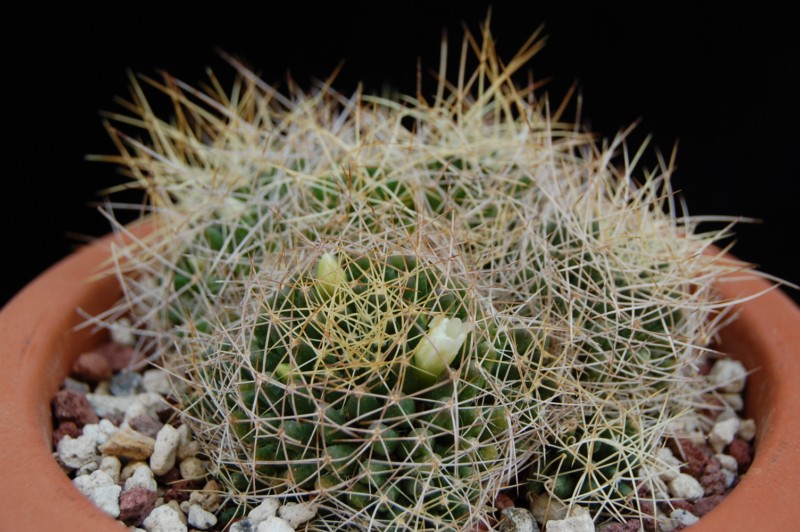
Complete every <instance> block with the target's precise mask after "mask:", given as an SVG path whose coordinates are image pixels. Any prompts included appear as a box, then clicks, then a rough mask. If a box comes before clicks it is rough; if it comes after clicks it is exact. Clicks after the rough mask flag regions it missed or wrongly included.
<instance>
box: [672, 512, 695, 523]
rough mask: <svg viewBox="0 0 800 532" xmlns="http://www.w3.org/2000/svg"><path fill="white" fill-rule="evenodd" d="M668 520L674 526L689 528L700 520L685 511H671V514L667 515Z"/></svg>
mask: <svg viewBox="0 0 800 532" xmlns="http://www.w3.org/2000/svg"><path fill="white" fill-rule="evenodd" d="M669 518H670V520H672V524H674V525H675V526H678V525H683V526H690V525H693V524H695V523H696V522H698V521H699V520H700V518H699V517H697V516H696V515H694V514H693V513H691V512H689V511H687V510H673V511H672V513H671V514H669Z"/></svg>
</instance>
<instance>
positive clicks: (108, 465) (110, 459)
mask: <svg viewBox="0 0 800 532" xmlns="http://www.w3.org/2000/svg"><path fill="white" fill-rule="evenodd" d="M121 469H122V463H121V462H120V461H119V458H117V457H116V456H104V457H103V459H102V460H100V469H99V470H100V471H103V472H104V473H105V474H106V475H108V476H109V477H111V480H113V481H114V484H116V483H118V482H119V473H120V470H121Z"/></svg>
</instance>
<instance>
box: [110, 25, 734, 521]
mask: <svg viewBox="0 0 800 532" xmlns="http://www.w3.org/2000/svg"><path fill="white" fill-rule="evenodd" d="M487 26H488V24H487ZM465 42H468V43H470V44H472V45H474V48H475V50H476V51H477V53H478V56H479V58H480V59H481V62H480V65H479V66H478V68H477V70H476V72H475V73H474V75H472V76H467V75H466V73H465V72H464V71H463V70H462V72H461V76H460V77H459V79H460V80H461V81H459V82H458V83H457V84H450V83H448V82H446V81H445V80H440V84H439V86H438V90H437V95H436V97H435V99H434V100H433V102H427V101H425V100H424V99H421V98H412V97H403V98H402V99H388V98H381V97H375V96H367V95H363V94H361V93H356V94H355V95H353V96H352V97H351V98H347V97H344V96H342V95H341V94H339V93H338V92H336V91H335V90H334V89H333V88H331V87H330V86H329V85H327V84H325V85H321V86H319V87H318V88H317V89H316V90H315V91H313V92H310V93H304V92H301V91H299V90H297V89H294V90H293V91H292V92H291V93H289V94H288V95H282V94H280V93H278V92H277V91H276V90H275V89H273V88H272V87H270V86H268V85H267V84H266V83H264V82H263V81H261V80H259V79H257V78H256V77H255V75H254V74H253V73H252V72H250V71H249V70H247V69H246V68H244V67H243V66H241V65H240V64H239V63H238V62H237V61H236V60H235V59H233V58H229V60H230V62H231V64H232V65H233V66H234V67H235V68H236V69H237V70H238V73H239V79H238V81H237V82H236V85H235V87H234V88H233V90H232V91H231V93H230V94H229V95H228V94H225V93H223V92H222V90H221V89H219V88H218V87H219V85H218V84H216V82H214V83H212V88H211V89H209V91H208V93H202V92H200V91H198V90H197V89H194V88H192V87H191V86H189V85H186V84H184V83H182V82H180V81H178V80H175V79H173V78H170V77H169V76H167V75H165V78H164V80H163V82H159V81H156V80H153V79H149V78H142V79H144V82H145V83H146V84H147V85H150V86H152V87H154V88H155V89H157V90H159V91H162V92H164V93H166V94H167V95H168V96H169V97H170V98H171V101H173V102H174V104H175V116H176V119H175V120H174V121H165V120H164V119H162V118H159V117H156V116H154V115H153V113H152V111H151V108H150V107H149V105H148V104H147V100H146V97H145V95H144V94H145V88H144V87H143V86H142V83H141V82H140V81H138V80H134V90H133V92H132V95H133V96H132V101H131V102H130V105H129V106H128V109H129V110H130V111H132V112H133V113H134V114H135V118H131V117H127V116H121V115H120V116H113V115H112V119H116V120H117V122H120V123H123V124H128V125H131V124H132V125H134V126H138V127H141V128H142V129H143V130H144V131H145V132H146V133H147V134H148V136H149V138H150V144H149V145H148V144H146V143H145V142H143V141H137V140H134V139H133V138H132V137H131V136H129V135H126V134H124V133H122V132H121V131H119V130H118V129H116V128H115V127H114V126H110V132H111V134H112V136H113V137H114V138H115V139H116V140H117V144H118V146H119V148H120V150H121V155H120V156H116V157H107V158H105V159H106V160H109V161H111V162H114V163H121V164H125V165H126V166H128V167H129V168H130V171H131V173H132V175H133V176H135V178H136V179H137V180H138V184H139V186H141V187H142V188H143V189H145V190H147V192H148V194H149V196H150V209H151V212H152V214H153V215H154V216H153V217H154V220H155V222H154V223H155V226H156V229H155V231H154V232H153V233H152V234H151V235H150V236H148V237H147V238H144V239H140V240H137V241H136V242H135V244H133V245H132V246H130V247H128V248H124V249H120V250H118V251H119V255H118V260H117V272H118V274H119V276H120V280H121V282H122V284H123V286H124V287H125V294H126V296H125V299H124V301H122V302H121V303H120V305H119V306H117V307H115V308H114V309H111V310H110V311H109V312H108V313H107V314H106V315H104V316H100V317H98V319H99V320H103V319H108V320H113V318H114V317H115V316H117V315H120V314H123V313H126V314H130V315H131V316H132V317H133V320H134V325H133V327H134V329H135V331H137V332H138V334H139V335H140V348H141V349H142V350H145V351H151V352H152V353H153V357H154V358H157V360H158V361H159V363H160V364H162V365H163V366H164V367H166V368H167V369H168V370H169V371H170V372H171V374H172V375H173V377H174V378H173V381H174V386H175V395H176V398H178V399H179V401H180V403H179V411H180V415H181V419H182V420H183V422H184V423H188V424H190V425H191V427H192V429H193V431H194V432H195V434H196V435H197V437H198V438H199V439H200V440H201V441H202V442H203V444H204V453H205V454H206V455H207V456H208V457H209V458H210V459H211V460H212V462H213V464H214V469H215V471H216V474H217V476H218V477H219V478H220V479H221V480H222V481H224V482H225V484H226V486H227V488H228V490H229V498H230V499H232V500H235V501H236V503H237V504H239V505H243V506H246V505H250V504H254V503H256V502H257V501H258V499H259V498H261V497H264V496H270V495H279V496H281V497H285V498H287V499H313V500H314V501H316V502H317V503H318V504H319V506H320V516H319V518H318V519H316V520H315V521H314V522H312V523H311V525H310V526H311V528H312V529H315V530H338V529H341V527H342V526H344V525H343V523H350V524H353V525H356V526H359V527H363V528H367V527H374V528H376V529H391V530H395V529H463V528H469V527H474V526H478V525H487V526H491V525H492V523H493V522H494V519H495V515H494V509H493V508H492V504H493V501H494V497H495V496H496V495H497V493H498V492H499V491H500V490H501V489H505V488H510V489H515V488H518V487H520V486H523V485H526V484H527V485H528V486H529V488H530V494H531V496H532V497H534V498H543V499H547V500H558V501H560V502H564V503H566V504H572V505H576V504H580V505H585V506H588V507H590V508H592V509H593V510H594V511H595V512H596V513H597V517H596V520H597V521H598V522H603V521H613V520H621V519H624V518H626V517H628V516H636V515H639V514H640V511H639V507H640V505H639V504H638V503H637V498H638V497H639V496H640V495H639V493H641V492H642V489H641V488H642V486H643V485H644V486H646V485H647V484H648V483H650V482H653V478H651V477H650V476H648V475H649V474H650V473H647V472H648V471H650V472H652V471H658V469H659V467H661V465H662V464H659V462H658V460H657V458H656V456H657V450H658V449H659V447H660V446H661V445H663V443H664V442H663V440H664V435H665V431H666V429H667V426H668V425H669V423H670V422H672V421H674V420H676V419H679V418H680V417H681V416H682V415H683V414H684V413H685V412H686V411H688V410H689V409H691V408H693V407H694V405H696V404H698V403H699V402H700V401H702V394H703V393H704V391H705V390H703V389H702V388H701V387H700V385H699V380H698V376H697V365H698V363H699V361H700V359H701V358H702V357H703V356H705V354H706V352H707V350H708V348H707V344H708V341H709V339H710V338H711V337H712V336H713V333H714V330H715V327H716V325H717V324H718V323H719V321H720V320H721V317H722V316H724V314H725V313H724V310H725V308H726V306H727V304H728V303H727V302H718V301H716V300H715V298H714V295H713V290H712V282H713V281H714V280H715V279H716V278H717V277H718V276H719V275H720V274H721V273H723V272H726V271H729V270H731V269H734V268H735V267H736V266H732V265H729V264H726V263H724V262H722V261H720V260H719V259H718V258H715V257H707V256H706V255H704V251H705V250H707V249H708V247H709V245H710V244H712V243H713V242H715V241H717V240H719V239H720V238H722V237H724V236H725V235H726V232H725V231H716V232H710V233H698V232H697V231H696V223H695V221H694V220H693V219H692V218H691V217H688V216H680V215H679V213H678V212H676V209H675V205H674V198H673V195H672V192H671V190H670V187H669V177H670V166H669V165H668V164H666V163H665V164H663V165H662V167H661V168H660V169H659V170H658V171H651V172H646V173H645V175H644V177H643V178H642V179H641V182H640V183H639V182H637V181H636V180H635V179H634V177H633V175H632V172H633V169H634V167H635V163H629V161H628V157H627V148H626V147H625V145H624V142H623V138H622V137H620V138H617V139H615V140H614V141H613V142H611V143H610V145H606V144H603V145H598V144H597V143H595V141H594V140H593V138H592V136H591V135H589V134H588V133H586V132H584V131H583V130H582V129H581V128H580V127H579V126H576V125H574V124H572V123H569V122H568V121H566V120H564V119H563V118H562V115H563V108H564V107H565V106H561V107H559V110H558V111H557V112H556V113H550V112H549V104H548V103H547V101H546V100H537V99H536V98H534V95H533V89H532V88H531V87H519V86H517V85H515V84H514V83H513V81H512V76H513V74H515V72H516V71H518V70H519V69H520V68H521V67H522V66H523V65H524V64H525V63H526V62H527V61H528V60H529V59H530V57H531V56H532V55H533V54H534V53H535V52H536V51H537V50H538V49H539V48H540V47H541V41H539V40H537V39H535V38H532V39H531V40H530V41H529V42H528V43H526V44H525V46H524V47H523V48H522V49H521V50H520V52H519V53H518V54H517V56H516V57H515V58H513V60H512V61H511V62H509V63H507V64H505V65H503V64H501V63H500V61H499V60H498V59H497V58H496V57H495V55H494V52H493V48H492V40H491V36H490V34H489V31H488V28H487V29H485V30H484V32H483V39H482V43H481V44H479V43H478V40H477V39H475V37H474V36H472V35H469V36H468V38H467V40H466V41H465ZM464 53H465V54H466V49H465V50H464ZM443 61H444V59H443ZM463 68H464V67H463V66H462V69H463ZM464 80H466V81H464ZM408 123H413V127H410V128H409V127H407V124H408ZM619 151H622V152H623V153H624V154H625V155H626V157H625V158H624V161H623V164H622V165H618V164H616V163H615V162H614V161H615V158H614V155H615V153H617V152H619ZM110 216H111V217H112V218H113V215H110ZM121 229H122V230H124V228H121ZM714 312H716V313H718V314H712V313H714ZM714 316H716V317H714Z"/></svg>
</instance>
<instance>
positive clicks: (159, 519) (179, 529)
mask: <svg viewBox="0 0 800 532" xmlns="http://www.w3.org/2000/svg"><path fill="white" fill-rule="evenodd" d="M182 515H183V514H182V513H181V512H180V511H177V510H175V508H173V507H172V506H170V505H168V504H165V505H163V506H158V507H156V508H154V509H153V511H152V512H150V515H148V516H147V518H146V519H145V520H144V523H142V524H143V525H144V528H145V529H146V530H147V532H188V528H187V526H186V524H185V523H184V522H183V521H182V520H181V516H182Z"/></svg>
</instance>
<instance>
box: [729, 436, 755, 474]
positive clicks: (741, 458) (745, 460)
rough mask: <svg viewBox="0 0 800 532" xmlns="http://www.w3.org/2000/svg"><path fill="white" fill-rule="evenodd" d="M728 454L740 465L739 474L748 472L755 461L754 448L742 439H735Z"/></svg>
mask: <svg viewBox="0 0 800 532" xmlns="http://www.w3.org/2000/svg"><path fill="white" fill-rule="evenodd" d="M727 453H728V454H729V455H731V456H733V457H734V458H736V462H737V463H738V464H739V473H744V472H745V471H747V469H748V468H749V467H750V463H751V462H752V461H753V448H752V447H751V446H750V444H749V443H747V442H746V441H744V440H743V439H741V438H736V439H734V440H733V441H732V442H731V443H730V445H728V450H727Z"/></svg>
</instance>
